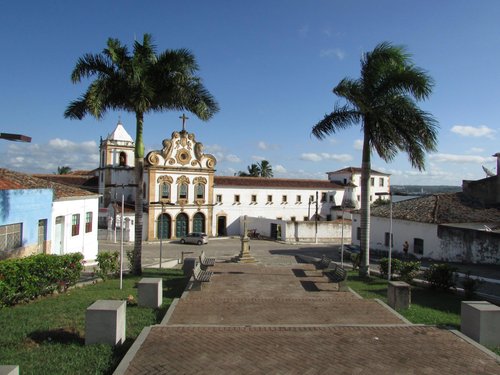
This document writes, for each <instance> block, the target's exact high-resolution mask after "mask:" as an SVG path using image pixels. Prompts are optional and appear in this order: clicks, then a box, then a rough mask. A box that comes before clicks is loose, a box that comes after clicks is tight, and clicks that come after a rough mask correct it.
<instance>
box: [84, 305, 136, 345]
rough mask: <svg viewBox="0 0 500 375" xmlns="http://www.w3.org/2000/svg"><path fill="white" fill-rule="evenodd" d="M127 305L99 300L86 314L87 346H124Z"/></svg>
mask: <svg viewBox="0 0 500 375" xmlns="http://www.w3.org/2000/svg"><path fill="white" fill-rule="evenodd" d="M126 306H127V303H126V302H125V301H116V300H98V301H96V302H94V303H93V304H92V305H90V306H89V307H88V308H87V311H86V313H85V345H89V344H111V345H116V344H120V345H121V344H123V343H124V342H125V322H126V318H125V312H126V310H125V309H126Z"/></svg>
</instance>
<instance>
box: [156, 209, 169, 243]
mask: <svg viewBox="0 0 500 375" xmlns="http://www.w3.org/2000/svg"><path fill="white" fill-rule="evenodd" d="M171 224H172V218H171V217H170V215H169V214H161V215H160V216H158V232H157V236H158V239H160V238H162V239H167V238H170V237H171V235H172V233H171V231H170V228H171Z"/></svg>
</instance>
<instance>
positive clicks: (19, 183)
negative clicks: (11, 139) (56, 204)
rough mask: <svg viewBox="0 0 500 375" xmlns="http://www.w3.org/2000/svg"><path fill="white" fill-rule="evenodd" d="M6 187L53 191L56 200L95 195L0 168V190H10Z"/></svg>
mask: <svg viewBox="0 0 500 375" xmlns="http://www.w3.org/2000/svg"><path fill="white" fill-rule="evenodd" d="M3 186H6V187H3ZM8 186H16V187H15V189H53V190H54V196H55V198H56V199H61V198H70V197H88V196H93V195H94V196H95V195H96V194H94V193H91V192H89V191H87V190H83V189H80V188H77V187H74V186H70V185H65V184H60V183H57V182H51V181H47V180H44V179H42V178H37V177H33V176H30V175H28V174H24V173H20V172H14V171H11V170H8V169H3V168H0V189H1V190H10V188H9V187H8Z"/></svg>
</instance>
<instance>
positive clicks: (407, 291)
mask: <svg viewBox="0 0 500 375" xmlns="http://www.w3.org/2000/svg"><path fill="white" fill-rule="evenodd" d="M387 304H388V305H389V306H390V307H392V308H393V309H394V310H401V309H407V308H409V307H410V304H411V288H410V284H407V283H405V282H404V281H389V285H388V288H387Z"/></svg>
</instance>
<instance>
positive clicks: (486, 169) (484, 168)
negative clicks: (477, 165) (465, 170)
mask: <svg viewBox="0 0 500 375" xmlns="http://www.w3.org/2000/svg"><path fill="white" fill-rule="evenodd" d="M482 167H483V171H484V173H486V177H493V176H495V174H494V173H493V172H492V171H490V170H489V169H488V168H486V167H485V166H484V165H482Z"/></svg>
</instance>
